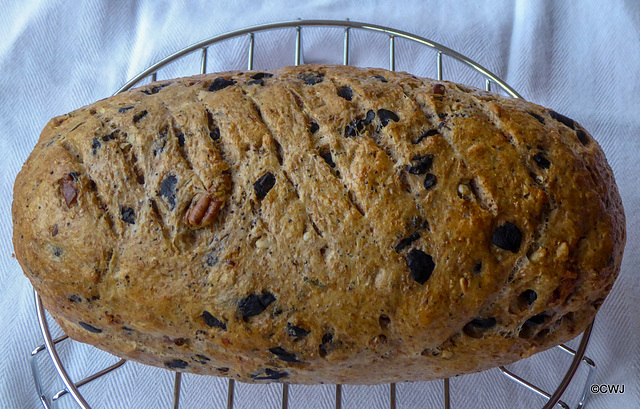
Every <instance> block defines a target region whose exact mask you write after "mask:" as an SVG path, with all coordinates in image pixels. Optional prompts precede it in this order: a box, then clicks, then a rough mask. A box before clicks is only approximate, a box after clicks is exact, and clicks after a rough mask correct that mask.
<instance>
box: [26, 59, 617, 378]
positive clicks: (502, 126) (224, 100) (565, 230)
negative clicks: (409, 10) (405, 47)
mask: <svg viewBox="0 0 640 409" xmlns="http://www.w3.org/2000/svg"><path fill="white" fill-rule="evenodd" d="M13 221H14V235H13V242H14V247H15V253H16V256H17V259H18V261H19V262H20V264H21V266H22V268H23V270H24V272H25V274H26V276H27V277H28V278H29V279H30V280H31V282H32V284H33V286H34V287H35V289H36V290H37V292H38V294H40V296H41V297H42V300H43V302H44V305H45V307H46V308H47V309H48V311H49V312H50V313H51V315H52V316H53V317H54V318H55V319H56V321H57V322H58V323H59V324H60V326H61V327H62V328H63V329H64V331H65V332H66V333H67V334H68V335H69V336H70V337H71V338H73V339H76V340H78V341H81V342H86V343H89V344H92V345H95V346H96V347H98V348H101V349H103V350H105V351H109V352H111V353H113V354H115V355H118V356H120V357H124V358H127V359H131V360H134V361H138V362H142V363H145V364H149V365H155V366H159V367H164V368H169V369H172V370H177V371H184V372H193V373H198V374H210V375H221V376H227V377H232V378H234V379H237V380H240V381H244V382H272V381H278V382H290V383H301V384H317V383H340V384H376V383H385V382H398V381H417V380H432V379H437V378H443V377H450V376H454V375H458V374H464V373H471V372H475V371H480V370H484V369H487V368H490V367H494V366H497V365H503V364H508V363H511V362H514V361H516V360H519V359H521V358H525V357H528V356H530V355H532V354H534V353H536V352H539V351H542V350H545V349H548V348H550V347H552V346H554V345H557V344H559V343H561V342H565V341H567V340H570V339H572V338H574V337H575V336H576V335H578V334H579V333H580V332H582V331H583V330H584V329H585V328H586V326H587V325H588V324H589V323H590V322H591V321H592V319H593V318H594V316H595V314H596V311H597V310H598V308H599V306H600V305H601V304H602V302H603V300H604V299H605V296H606V295H607V294H608V292H609V290H610V289H611V287H612V285H613V282H614V280H615V278H616V276H617V274H618V271H619V269H620V263H621V260H622V252H623V247H624V244H625V219H624V213H623V208H622V203H621V200H620V196H619V194H618V191H617V187H616V184H615V181H614V178H613V174H612V171H611V169H610V167H609V165H608V164H607V162H606V159H605V157H604V154H603V152H602V150H601V148H600V147H599V145H598V144H597V142H596V141H595V140H594V139H593V138H592V137H591V136H590V135H589V133H587V132H586V131H585V130H584V129H583V128H582V127H581V126H580V125H579V124H578V123H576V122H575V121H574V120H572V119H569V118H567V117H566V116H563V115H561V114H559V113H557V112H554V111H552V110H549V109H545V108H543V107H541V106H538V105H535V104H532V103H529V102H526V101H523V100H519V99H511V98H506V97H503V96H499V95H496V94H492V93H489V92H485V91H482V90H479V89H476V88H471V87H468V86H463V85H459V84H455V83H451V82H446V81H434V80H431V79H423V78H417V77H415V76H413V75H410V74H407V73H401V72H389V71H386V70H382V69H362V68H355V67H346V66H324V65H306V66H300V67H285V68H281V69H277V70H273V71H269V72H256V71H250V72H249V71H247V72H225V73H217V74H207V75H198V76H194V77H189V78H182V79H176V80H169V81H159V82H154V83H151V84H149V85H146V86H143V87H140V88H137V89H133V90H130V91H128V92H124V93H122V94H119V95H116V96H114V97H111V98H107V99H104V100H102V101H99V102H96V103H94V104H92V105H89V106H86V107H83V108H80V109H78V110H76V111H74V112H72V113H70V114H67V115H63V116H59V117H57V118H54V119H52V120H51V121H50V122H49V124H48V125H47V126H46V128H45V129H44V131H43V132H42V135H41V136H40V140H39V141H38V143H37V145H36V147H35V149H34V151H33V153H32V154H31V156H30V157H29V159H28V160H27V161H26V163H25V165H24V167H23V169H22V171H21V172H20V174H19V175H18V177H17V179H16V182H15V188H14V201H13Z"/></svg>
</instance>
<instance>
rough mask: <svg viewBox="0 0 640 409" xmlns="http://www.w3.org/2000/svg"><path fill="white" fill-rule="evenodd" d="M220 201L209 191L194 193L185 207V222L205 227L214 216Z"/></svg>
mask: <svg viewBox="0 0 640 409" xmlns="http://www.w3.org/2000/svg"><path fill="white" fill-rule="evenodd" d="M221 207H222V201H221V200H218V199H215V198H213V197H212V196H211V194H210V193H208V192H207V193H204V194H202V195H196V196H195V197H194V198H193V200H192V201H191V205H189V209H187V213H186V219H187V224H188V225H189V226H192V227H205V226H208V225H209V224H211V222H212V221H213V220H214V219H215V218H216V216H217V215H218V212H219V211H220V208H221Z"/></svg>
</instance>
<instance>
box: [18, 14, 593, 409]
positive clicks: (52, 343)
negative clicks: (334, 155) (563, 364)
mask: <svg viewBox="0 0 640 409" xmlns="http://www.w3.org/2000/svg"><path fill="white" fill-rule="evenodd" d="M312 26H315V27H318V26H322V27H336V28H342V29H343V30H344V37H343V47H342V49H343V56H342V57H343V58H342V63H343V64H344V65H348V64H349V63H350V44H351V40H350V38H351V37H350V36H351V31H352V30H362V31H365V32H377V33H379V34H381V35H386V36H387V37H388V41H389V60H388V68H389V70H391V71H394V70H395V68H396V39H402V40H408V41H412V42H415V43H418V44H421V45H424V46H426V47H428V48H431V49H433V50H435V51H436V55H435V65H436V78H437V79H438V80H443V63H442V61H443V56H447V57H450V58H453V59H455V60H457V61H459V62H462V63H464V64H466V65H467V66H469V67H471V68H472V69H474V70H475V71H477V72H478V73H480V74H481V75H482V76H483V77H484V79H485V83H484V84H483V86H484V88H485V90H487V91H491V88H492V84H495V85H497V86H498V87H499V89H500V90H502V91H503V92H505V93H506V94H508V95H509V96H511V97H514V98H522V97H521V96H520V95H519V94H518V93H517V92H516V91H515V90H514V89H513V88H511V86H509V85H508V84H507V83H506V82H504V81H503V80H501V79H500V78H499V77H498V76H497V75H495V74H494V73H492V72H491V71H489V70H488V69H486V68H484V67H483V66H481V65H480V64H478V63H477V62H475V61H473V60H471V59H470V58H468V57H466V56H464V55H462V54H460V53H458V52H456V51H454V50H452V49H450V48H448V47H445V46H443V45H441V44H438V43H436V42H434V41H431V40H429V39H426V38H423V37H420V36H417V35H415V34H411V33H408V32H404V31H400V30H396V29H393V28H390V27H385V26H380V25H375V24H368V23H361V22H355V21H350V20H291V21H282V22H275V23H269V24H261V25H256V26H251V27H247V28H243V29H239V30H235V31H230V32H227V33H224V34H220V35H217V36H214V37H210V38H207V39H205V40H202V41H200V42H197V43H195V44H192V45H190V46H189V47H186V48H184V49H182V50H179V51H177V52H175V53H173V54H171V55H169V56H168V57H166V58H164V59H162V60H160V61H158V62H157V63H155V64H153V65H151V66H149V67H148V68H146V69H145V70H143V71H142V72H141V73H139V74H138V75H136V76H135V77H134V78H132V79H131V80H129V81H128V82H127V83H126V84H124V85H123V86H122V87H121V88H120V89H118V91H116V93H115V94H118V93H120V92H123V91H126V90H128V89H130V88H132V87H133V86H135V85H138V84H140V83H141V82H142V81H143V80H145V79H147V78H148V79H150V80H151V81H155V80H156V79H157V74H158V71H159V70H160V69H161V68H164V67H165V66H167V65H168V64H170V63H172V62H174V61H176V60H178V59H180V58H182V57H184V56H187V55H189V54H192V53H194V52H198V51H199V52H200V53H201V56H200V67H199V73H201V74H204V73H206V72H207V64H208V57H209V56H208V50H209V46H211V45H213V44H215V43H219V42H223V41H225V40H228V39H232V38H238V37H243V36H246V37H247V38H248V47H247V69H249V70H252V69H254V52H255V36H256V34H257V33H259V32H263V31H271V30H277V29H294V30H295V45H294V53H293V63H294V65H300V64H302V63H303V60H304V56H303V47H302V32H303V30H302V29H303V27H312ZM34 301H35V308H36V316H37V319H38V324H39V326H40V330H41V332H42V336H43V339H44V343H43V344H42V345H39V346H38V347H36V348H35V349H34V350H33V351H32V352H31V354H30V357H31V360H30V363H31V371H32V375H33V379H34V384H35V388H36V392H37V394H38V397H39V399H40V402H41V403H42V406H43V407H44V408H45V409H52V408H54V407H55V406H54V405H55V404H56V402H58V401H59V400H60V399H61V398H62V397H64V396H66V395H70V396H71V397H72V398H73V400H74V401H75V403H76V404H77V405H78V406H79V407H80V408H82V409H91V406H90V405H89V403H88V402H87V400H86V399H85V397H84V396H83V395H82V393H81V392H80V390H79V388H80V387H82V386H83V385H86V384H88V383H90V382H93V381H95V380H96V379H99V378H101V377H103V376H105V375H107V374H109V373H111V372H113V371H115V370H117V369H118V368H120V367H122V366H123V365H124V364H125V363H126V362H127V361H126V360H125V359H120V360H119V361H117V362H116V363H114V364H113V365H110V366H108V367H106V368H104V369H102V370H99V371H97V372H95V373H92V374H91V375H89V376H86V377H85V378H83V379H81V380H79V381H74V380H72V379H71V377H70V376H69V373H68V371H67V369H66V367H65V365H64V364H63V362H62V360H61V358H60V355H59V354H58V351H57V349H56V348H57V345H58V344H60V343H63V342H75V341H72V340H69V338H68V336H67V335H62V336H60V337H57V338H55V339H54V338H53V337H52V334H51V331H50V327H49V323H48V319H47V317H46V311H45V308H44V306H43V304H42V300H41V299H40V297H39V296H38V294H37V293H36V292H35V290H34ZM592 328H593V322H592V323H591V324H589V326H588V327H587V329H586V330H585V331H584V333H583V334H582V338H581V340H580V344H579V346H578V347H577V349H576V350H574V349H572V348H569V347H568V346H566V345H564V344H562V345H559V346H557V347H556V348H557V349H559V350H561V351H563V352H565V353H567V354H568V355H570V356H572V357H573V358H572V360H571V363H570V365H569V368H568V369H567V371H566V373H565V375H564V377H563V379H562V380H561V381H560V383H559V384H558V386H557V387H556V389H555V391H554V392H553V393H549V392H547V391H545V390H544V389H543V388H541V387H539V386H537V385H535V384H534V383H532V382H530V381H528V380H526V379H525V378H524V377H523V376H521V375H517V374H516V373H514V372H512V371H511V370H509V369H507V368H506V367H504V366H500V367H499V368H498V370H499V371H500V373H501V374H502V375H504V376H505V377H506V378H507V379H509V380H511V381H513V382H515V383H516V384H518V385H521V386H523V387H524V388H526V389H528V390H530V391H532V392H535V393H536V394H538V395H540V396H542V397H544V398H545V399H546V400H547V401H546V403H545V405H544V406H543V408H542V409H551V408H553V407H555V406H559V407H561V408H564V409H570V406H569V405H568V404H567V403H565V402H564V401H562V400H560V398H561V396H562V394H563V393H564V392H565V390H566V389H567V387H568V386H569V383H570V382H571V381H572V380H573V378H574V376H575V374H576V371H577V370H578V368H579V366H580V365H581V364H584V365H586V367H587V368H588V372H587V377H586V382H585V384H584V387H583V388H582V392H581V394H580V398H579V401H578V403H577V406H576V409H582V408H584V407H585V405H586V402H587V399H588V397H589V386H590V385H591V383H592V382H593V379H594V377H595V373H596V365H595V363H594V362H593V360H592V359H591V358H589V357H587V356H585V351H586V348H587V345H588V343H589V338H590V335H591V330H592ZM43 351H47V352H48V355H49V357H50V358H51V361H52V363H53V366H54V368H55V371H56V372H57V374H58V376H59V377H60V379H61V380H62V382H63V384H64V386H65V387H64V388H63V389H61V390H60V391H58V392H57V393H55V394H53V395H52V396H51V397H49V396H47V394H46V393H45V392H44V388H43V382H42V375H41V371H40V368H39V364H38V360H37V357H38V355H39V354H40V353H41V352H43ZM529 359H535V357H532V358H529ZM167 372H170V371H167ZM172 376H174V380H173V394H172V395H173V398H172V403H171V405H172V406H171V407H172V408H173V409H179V408H180V395H181V386H182V373H180V372H175V373H173V375H172ZM471 376H473V375H471ZM442 385H443V407H444V408H445V409H450V408H451V389H450V385H451V381H450V379H444V380H443V381H442ZM297 387H298V386H296V385H289V384H286V383H283V384H282V395H281V396H282V398H281V403H282V408H283V409H287V408H288V407H289V393H290V392H289V391H290V388H297ZM300 387H303V386H300ZM234 397H235V381H234V380H233V379H229V380H228V386H227V406H226V407H227V409H233V407H234ZM342 403H343V390H342V385H335V409H342V407H343V404H342ZM396 407H397V388H396V384H390V385H389V408H390V409H396Z"/></svg>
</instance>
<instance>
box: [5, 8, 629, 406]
mask: <svg viewBox="0 0 640 409" xmlns="http://www.w3.org/2000/svg"><path fill="white" fill-rule="evenodd" d="M206 3H207V2H205V1H198V2H193V3H187V2H186V1H162V2H161V1H138V2H128V1H113V0H101V1H93V2H72V1H55V0H34V1H30V2H10V1H9V2H3V5H2V6H1V8H2V12H1V13H0V101H1V103H0V158H1V159H0V174H1V175H2V177H1V179H0V189H1V193H0V232H1V233H0V249H1V251H0V266H1V273H0V314H1V315H0V328H1V329H2V334H3V335H2V338H3V339H2V341H1V342H0V353H1V356H2V359H1V360H0V407H2V408H29V409H31V408H38V407H40V404H39V401H38V398H37V396H36V391H35V388H34V385H33V380H32V378H31V373H30V369H29V359H28V356H29V352H30V351H31V350H33V349H34V347H35V346H37V345H39V344H41V343H42V338H41V336H40V334H39V330H38V327H37V321H36V318H35V314H34V303H33V297H32V290H31V286H30V284H29V282H28V281H27V279H26V278H25V277H24V276H23V274H22V272H21V270H20V267H19V265H18V263H17V262H16V260H15V259H13V258H12V257H11V253H12V251H13V250H12V244H11V235H12V227H11V226H12V224H11V211H10V207H11V198H12V187H13V181H14V178H15V175H16V173H17V172H18V171H19V170H20V167H21V165H22V163H23V162H24V160H25V159H26V158H27V156H28V154H29V152H30V151H31V149H32V148H33V146H34V144H35V142H36V140H37V138H38V135H39V133H40V130H41V129H42V128H43V127H44V125H45V124H46V123H47V121H48V120H49V119H50V118H51V117H53V116H56V115H60V114H64V113H66V112H69V111H71V110H73V109H75V108H78V107H80V106H82V105H85V104H88V103H91V102H93V101H96V100H98V99H101V98H105V97H107V96H110V95H111V94H112V93H113V92H115V91H116V90H117V89H118V88H119V87H120V85H122V84H123V83H124V82H125V81H127V80H128V79H130V78H131V77H133V76H134V75H135V74H137V73H138V72H140V71H141V70H143V69H144V68H145V67H147V66H148V65H150V64H152V63H154V62H156V61H157V60H159V59H160V58H162V57H164V56H166V55H168V54H170V53H172V52H174V51H176V50H178V49H181V48H183V47H185V46H187V45H190V44H192V43H194V42H196V41H199V40H201V39H203V38H207V37H210V36H213V35H216V34H220V33H223V32H226V31H229V30H233V29H238V28H242V27H245V26H249V25H254V24H259V23H267V22H274V21H280V20H292V19H296V18H303V19H312V18H313V19H321V18H324V19H339V20H342V19H346V18H349V19H351V20H353V21H364V22H369V23H375V24H381V25H387V26H391V27H394V28H397V29H401V30H405V31H408V32H412V33H415V34H418V35H420V36H424V37H427V38H430V39H432V40H434V41H436V42H439V43H441V44H444V45H446V46H448V47H450V48H453V49H455V50H457V51H459V52H461V53H463V54H465V55H467V56H469V57H470V58H472V59H474V60H475V61H477V62H479V63H480V64H482V65H483V66H485V67H487V68H488V69H489V70H491V71H493V72H494V73H496V74H497V75H498V76H499V77H501V78H503V79H504V80H506V81H507V82H508V83H509V84H511V85H512V86H513V87H514V88H515V89H516V90H518V91H519V93H520V94H521V95H522V96H523V97H525V98H526V99H528V100H531V101H534V102H536V103H539V104H541V105H544V106H548V107H551V108H553V109H555V110H557V111H559V112H561V113H563V114H565V115H567V116H569V117H571V118H574V119H575V120H577V121H578V122H580V123H581V124H582V125H583V126H584V127H585V128H586V129H588V130H589V131H590V132H591V133H592V134H593V135H594V136H595V137H596V138H597V140H598V141H599V142H600V144H601V146H602V147H603V149H604V151H605V153H606V155H607V158H608V159H609V163H610V164H611V166H612V168H613V170H614V173H615V175H616V178H617V183H618V186H619V188H620V192H621V195H622V198H623V202H624V206H625V209H626V215H627V226H628V239H627V246H626V253H625V257H624V262H623V265H622V271H621V273H620V276H619V278H618V281H617V282H616V285H615V286H614V288H613V290H612V292H611V294H610V295H609V297H608V298H607V300H606V302H605V303H604V305H603V306H602V309H601V311H600V313H599V314H598V317H597V319H596V324H595V329H594V332H593V336H592V339H591V342H590V344H589V348H588V350H587V355H588V356H590V357H591V358H593V359H594V361H595V362H596V363H597V365H598V372H597V376H596V379H595V382H596V383H608V384H624V385H625V393H624V394H607V395H603V394H598V395H592V396H591V398H590V401H589V403H588V408H590V409H596V408H612V407H616V408H637V407H639V405H640V404H639V402H640V325H639V324H640V323H639V320H638V317H640V308H639V305H640V291H639V289H640V276H639V275H638V271H637V270H636V268H637V267H634V266H638V265H639V264H640V251H639V249H638V247H639V245H640V241H639V240H638V235H639V233H640V212H639V210H640V189H638V188H637V178H638V175H636V172H637V166H636V161H637V160H638V152H639V151H640V138H639V137H638V133H639V131H640V115H639V114H638V113H639V112H640V98H639V97H638V94H639V93H640V53H639V52H638V50H639V48H638V47H639V46H640V3H638V2H634V1H622V0H621V1H614V0H609V1H605V2H603V1H598V0H592V1H591V0H590V1H587V0H585V1H582V2H579V3H578V2H564V1H563V2H559V1H558V2H553V1H533V0H532V1H525V0H522V1H513V2H512V1H506V0H505V1H491V2H479V1H450V2H436V1H435V0H434V1H424V0H423V1H406V0H403V1H389V0H387V1H350V2H340V1H335V0H334V1H332V0H314V1H310V2H307V3H306V4H303V3H304V2H301V1H297V0H269V1H264V2H248V1H246V2H243V1H234V2H231V1H229V2H224V4H223V2H217V3H218V4H216V5H208V4H206ZM572 4H573V5H572ZM342 35H343V32H342V31H341V30H340V29H303V50H304V60H305V61H306V62H326V63H341V62H342ZM396 43H397V44H396V48H397V50H396V51H397V60H396V68H397V69H398V70H406V71H410V72H413V73H415V74H417V75H427V76H435V75H436V74H435V73H436V71H435V53H434V52H433V51H431V50H428V49H425V48H424V47H422V46H418V45H416V44H411V43H409V42H407V41H404V40H401V39H398V40H397V41H396ZM293 44H294V32H293V31H291V30H289V31H286V30H281V31H274V32H270V33H263V34H259V35H257V36H256V54H255V67H256V68H275V67H277V66H280V65H291V64H292V63H293V58H294V54H293ZM246 47H247V39H246V38H242V39H239V40H231V41H230V42H228V43H225V44H224V45H223V46H215V47H212V48H211V49H210V52H209V66H208V69H209V71H216V70H224V69H231V68H239V69H243V68H244V67H245V66H246ZM387 47H388V38H387V37H386V36H385V35H383V34H372V33H365V32H362V31H354V32H353V33H352V44H351V62H352V63H353V64H355V65H376V66H386V64H387V63H388V48H387ZM198 70H199V54H198V53H195V54H194V55H192V56H190V57H187V58H186V59H184V60H182V61H180V62H177V63H175V64H173V65H171V66H169V67H167V68H166V69H164V70H162V71H161V72H160V73H159V77H158V78H159V79H161V78H169V77H174V76H179V75H189V74H194V73H197V72H198ZM444 77H445V79H452V80H456V81H461V82H466V83H469V84H471V85H476V86H480V87H482V86H483V85H484V80H483V79H482V77H480V76H479V75H477V74H475V73H473V72H472V71H471V70H469V69H468V68H466V67H463V66H462V65H461V64H458V63H456V62H453V61H452V60H451V59H446V58H445V61H444ZM494 88H495V87H494ZM54 332H55V333H56V334H59V333H60V332H59V329H57V328H56V330H55V331H54ZM570 345H572V346H574V347H575V346H576V345H577V342H576V341H575V340H574V341H573V342H572V343H570ZM59 350H60V354H61V355H62V358H63V361H64V362H65V363H67V367H68V369H69V372H70V373H71V374H72V376H74V377H75V379H79V378H81V377H83V376H86V375H89V374H90V373H92V371H95V370H97V369H100V368H102V367H104V366H106V365H107V363H112V362H115V359H114V358H113V357H111V356H109V355H108V354H105V353H102V352H98V351H96V350H95V349H93V348H91V347H88V346H85V345H80V344H77V343H75V342H71V341H66V342H65V343H63V344H61V346H60V348H59ZM38 362H39V363H40V366H41V367H42V368H43V369H42V371H43V379H44V386H45V391H46V393H47V394H48V396H51V394H52V392H54V391H55V390H57V388H60V386H61V383H60V381H59V379H58V378H57V377H56V376H55V372H54V371H53V369H52V368H51V364H50V361H49V360H48V357H46V354H41V355H40V357H39V360H38ZM569 362H570V357H569V356H568V355H566V354H564V353H562V352H561V351H559V350H557V349H554V350H552V351H549V352H546V353H543V354H541V355H539V356H535V357H533V358H531V359H529V360H526V361H522V362H519V363H516V364H514V365H512V366H510V368H512V369H513V370H514V371H515V372H517V373H518V374H521V375H523V376H525V377H526V378H527V379H530V380H532V381H534V382H536V383H537V384H539V385H540V386H541V387H543V388H545V389H547V390H553V389H554V388H555V386H556V385H557V384H558V382H559V380H560V379H561V376H562V374H563V373H564V372H565V370H566V368H567V367H568V366H569ZM585 373H586V370H585V369H584V368H582V369H581V370H580V371H579V373H578V375H577V376H576V380H575V382H574V383H572V385H571V387H570V388H569V390H568V391H567V393H566V394H565V397H564V399H565V400H566V401H567V402H569V403H570V404H571V406H572V407H575V403H576V400H577V396H578V393H579V389H580V387H581V386H582V385H583V384H584V382H585ZM183 381H184V382H183V388H182V392H183V394H182V400H181V403H182V406H181V407H183V408H201V407H226V406H225V405H226V403H225V402H226V382H224V381H222V380H217V379H215V378H207V377H201V376H195V375H185V376H184V377H183ZM172 385H173V377H172V374H171V373H169V372H167V371H164V370H160V369H155V368H149V367H145V366H142V365H138V364H135V363H130V362H129V363H127V364H125V365H124V367H122V368H120V369H119V370H117V371H116V372H115V373H112V374H110V375H107V376H105V377H104V378H101V379H100V380H98V381H95V382H93V383H91V384H89V385H87V386H85V387H83V388H81V391H82V392H83V393H84V394H85V397H86V398H87V400H88V401H89V403H91V404H92V405H93V407H94V408H124V407H131V408H169V407H171V406H170V399H171V397H172V393H171V388H172ZM388 390H389V386H380V387H348V386H347V387H344V388H343V407H344V408H365V407H366V408H384V407H388ZM451 393H452V407H454V408H463V407H474V408H515V407H517V408H535V407H542V406H543V404H544V399H543V398H541V397H539V396H537V395H535V394H534V393H533V392H531V391H528V390H526V389H524V388H523V387H521V386H518V385H516V384H514V383H513V382H510V381H509V380H507V379H506V378H505V377H504V376H502V375H501V374H500V373H499V372H498V371H497V370H491V371H488V372H485V373H481V374H477V375H470V376H463V377H460V378H455V379H452V381H451ZM333 394H334V389H333V388H332V387H329V386H321V387H312V388H304V387H296V386H291V388H290V398H291V402H290V403H291V404H290V407H292V408H301V407H313V408H332V407H333V402H334V398H333ZM442 394H443V393H442V382H431V383H417V384H401V385H398V391H397V396H398V407H399V408H419V407H420V408H422V407H430V408H439V407H443V406H442V403H441V402H442ZM280 396H281V389H280V387H279V386H278V385H272V386H251V385H237V386H236V406H235V407H236V408H256V407H257V408H262V407H264V408H267V407H268V408H277V407H280V403H279V402H280ZM60 407H65V408H74V407H77V406H76V405H75V403H73V401H72V399H71V398H70V397H69V396H66V397H64V398H62V399H60Z"/></svg>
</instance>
